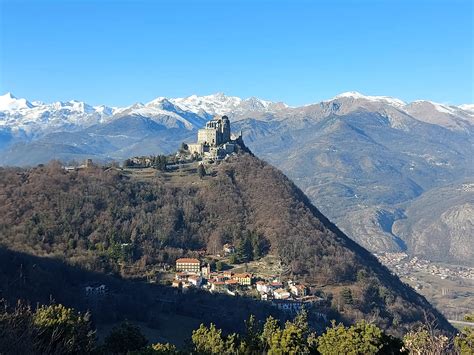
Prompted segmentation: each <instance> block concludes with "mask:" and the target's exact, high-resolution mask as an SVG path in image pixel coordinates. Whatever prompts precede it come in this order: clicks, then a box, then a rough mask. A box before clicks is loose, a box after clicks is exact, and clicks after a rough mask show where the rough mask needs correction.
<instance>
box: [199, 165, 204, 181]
mask: <svg viewBox="0 0 474 355" xmlns="http://www.w3.org/2000/svg"><path fill="white" fill-rule="evenodd" d="M198 175H199V178H200V179H202V178H203V177H204V176H206V169H205V168H204V165H203V164H199V165H198Z"/></svg>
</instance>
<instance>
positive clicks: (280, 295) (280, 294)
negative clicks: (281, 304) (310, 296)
mask: <svg viewBox="0 0 474 355" xmlns="http://www.w3.org/2000/svg"><path fill="white" fill-rule="evenodd" d="M273 297H275V299H276V300H286V299H288V298H290V297H291V294H290V293H289V292H288V291H287V290H285V289H283V288H278V289H276V290H275V291H273Z"/></svg>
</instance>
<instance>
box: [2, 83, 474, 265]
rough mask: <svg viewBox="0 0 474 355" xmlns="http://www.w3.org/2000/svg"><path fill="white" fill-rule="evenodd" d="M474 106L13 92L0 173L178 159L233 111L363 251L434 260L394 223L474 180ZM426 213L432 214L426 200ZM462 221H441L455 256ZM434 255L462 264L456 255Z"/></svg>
mask: <svg viewBox="0 0 474 355" xmlns="http://www.w3.org/2000/svg"><path fill="white" fill-rule="evenodd" d="M473 108H474V105H472V104H466V105H460V106H453V105H445V104H439V103H434V102H431V101H415V102H411V103H405V102H403V101H402V100H399V99H396V98H392V97H387V96H366V95H362V94H360V93H357V92H348V93H343V94H340V95H338V96H336V97H334V98H332V99H330V100H326V101H322V102H320V103H315V104H310V105H305V106H300V107H290V106H288V105H286V104H284V103H275V102H270V101H266V100H261V99H257V98H249V99H241V98H238V97H232V96H226V95H224V94H220V93H219V94H214V95H208V96H196V95H193V96H190V97H187V98H175V99H171V98H164V97H159V98H156V99H155V100H152V101H150V102H148V103H146V104H141V103H137V104H134V105H131V106H128V107H124V108H118V107H108V106H95V107H94V106H91V105H88V104H86V103H83V102H78V101H69V102H58V103H53V104H45V103H40V102H34V101H33V102H29V101H28V100H25V99H17V98H15V97H14V96H13V95H11V94H7V95H4V96H2V97H1V98H0V153H1V154H0V165H35V164H38V163H44V162H47V161H48V160H50V159H53V158H54V159H60V160H63V161H71V160H83V159H85V158H86V157H91V158H93V159H94V160H97V161H109V160H114V159H115V160H123V159H125V158H128V157H130V156H131V155H147V154H157V153H171V152H173V151H175V150H176V149H177V148H178V147H179V145H180V143H181V142H183V141H186V142H191V141H194V140H195V134H196V130H197V129H198V128H200V127H202V126H203V125H204V123H205V122H206V120H208V119H209V118H210V117H212V116H213V115H215V114H227V115H228V116H229V117H230V118H231V121H232V125H233V130H242V131H243V132H244V139H245V142H246V143H247V145H248V146H249V147H250V148H251V149H252V151H254V152H255V153H257V154H258V155H259V156H261V157H263V158H264V159H266V160H268V161H269V162H271V163H272V164H274V165H275V166H277V167H279V168H280V169H282V170H283V171H284V172H285V173H286V174H288V176H289V177H290V178H292V179H293V180H294V181H295V182H296V183H297V184H298V186H299V187H301V188H302V189H303V190H304V192H305V193H306V194H307V195H308V196H310V198H311V199H312V201H313V202H314V203H315V204H316V205H317V206H318V207H319V208H320V209H321V210H322V211H323V212H324V213H325V215H327V216H328V217H329V218H330V219H331V220H332V221H334V222H335V223H336V224H337V225H338V226H339V227H340V228H342V229H343V230H344V231H345V232H346V233H348V234H349V235H350V236H351V237H352V238H354V239H355V240H356V241H357V242H359V243H360V244H362V245H363V246H365V247H366V248H368V249H369V250H372V251H378V252H381V251H398V250H405V249H406V248H408V250H407V251H408V252H414V253H418V254H423V255H424V257H428V258H429V253H431V252H426V253H425V252H424V251H423V248H422V247H421V246H418V247H417V248H415V247H414V246H415V245H416V243H413V241H412V239H411V237H410V236H409V234H410V233H412V232H411V229H410V228H408V227H407V228H401V227H400V229H396V230H395V229H394V224H395V225H396V226H399V225H400V224H399V223H402V221H406V222H408V221H411V218H410V214H413V213H414V211H415V209H413V208H410V205H411V203H414V202H413V201H420V198H421V197H422V196H425V194H426V193H427V192H428V191H430V190H432V189H438V188H442V187H444V186H448V185H450V184H453V183H457V182H459V181H464V180H465V179H469V178H472V177H473V176H474V161H473V156H474V148H473V147H474V110H473ZM426 196H427V198H430V196H431V198H434V195H426ZM422 206H424V207H423V208H429V206H430V203H429V201H428V202H427V203H423V204H422ZM458 208H460V209H462V210H464V209H466V210H468V209H469V208H470V205H469V204H467V205H466V204H461V205H460V206H459V207H458ZM458 212H459V211H458ZM426 213H429V212H428V211H426ZM464 214H465V213H462V212H460V214H459V213H458V214H457V215H459V216H461V215H464ZM400 219H402V220H401V221H400V222H399V223H398V222H397V223H396V221H398V220H400ZM455 221H458V220H457V219H456V218H446V223H445V224H446V225H449V226H450V227H449V228H450V229H449V230H450V232H449V233H452V235H451V234H450V237H449V238H450V240H451V241H452V243H453V244H457V245H458V249H456V250H459V246H460V245H461V244H460V243H461V241H464V239H463V238H464V237H463V235H462V233H464V232H463V231H464V229H457V228H456V226H455V223H458V222H455ZM463 221H464V220H463ZM463 223H464V222H463ZM410 225H411V224H410ZM397 228H399V227H397ZM402 230H403V232H402ZM417 233H418V232H417ZM418 234H419V233H418ZM410 235H411V234H410ZM433 235H438V236H440V235H441V234H440V233H434V234H433ZM426 238H428V239H429V237H426ZM433 238H434V237H433ZM437 238H438V239H439V238H440V237H437ZM471 239H472V238H471ZM433 245H435V244H433ZM461 246H462V245H461ZM426 250H430V249H425V251H426ZM453 250H454V249H453ZM432 255H433V257H434V258H437V259H440V258H441V259H443V260H449V261H453V262H460V263H465V262H466V260H465V257H464V256H462V255H461V254H460V253H457V252H453V253H451V254H450V255H449V257H448V255H447V254H443V255H439V254H436V253H434V252H433V253H432Z"/></svg>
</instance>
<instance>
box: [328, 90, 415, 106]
mask: <svg viewBox="0 0 474 355" xmlns="http://www.w3.org/2000/svg"><path fill="white" fill-rule="evenodd" d="M342 98H352V99H355V100H367V101H373V102H380V101H382V102H384V103H387V104H389V105H392V106H395V107H403V106H405V105H406V103H405V102H404V101H402V100H400V99H397V98H394V97H390V96H368V95H363V94H361V93H360V92H357V91H348V92H343V93H342V94H339V95H337V96H335V97H334V98H333V99H331V100H329V101H332V100H337V99H342Z"/></svg>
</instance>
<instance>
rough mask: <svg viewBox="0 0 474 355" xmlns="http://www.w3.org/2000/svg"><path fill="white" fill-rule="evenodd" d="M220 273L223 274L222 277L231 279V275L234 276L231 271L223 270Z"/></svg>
mask: <svg viewBox="0 0 474 355" xmlns="http://www.w3.org/2000/svg"><path fill="white" fill-rule="evenodd" d="M222 275H224V277H226V278H228V279H231V278H232V277H233V276H234V273H233V272H232V271H228V270H227V271H224V272H223V273H222Z"/></svg>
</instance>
